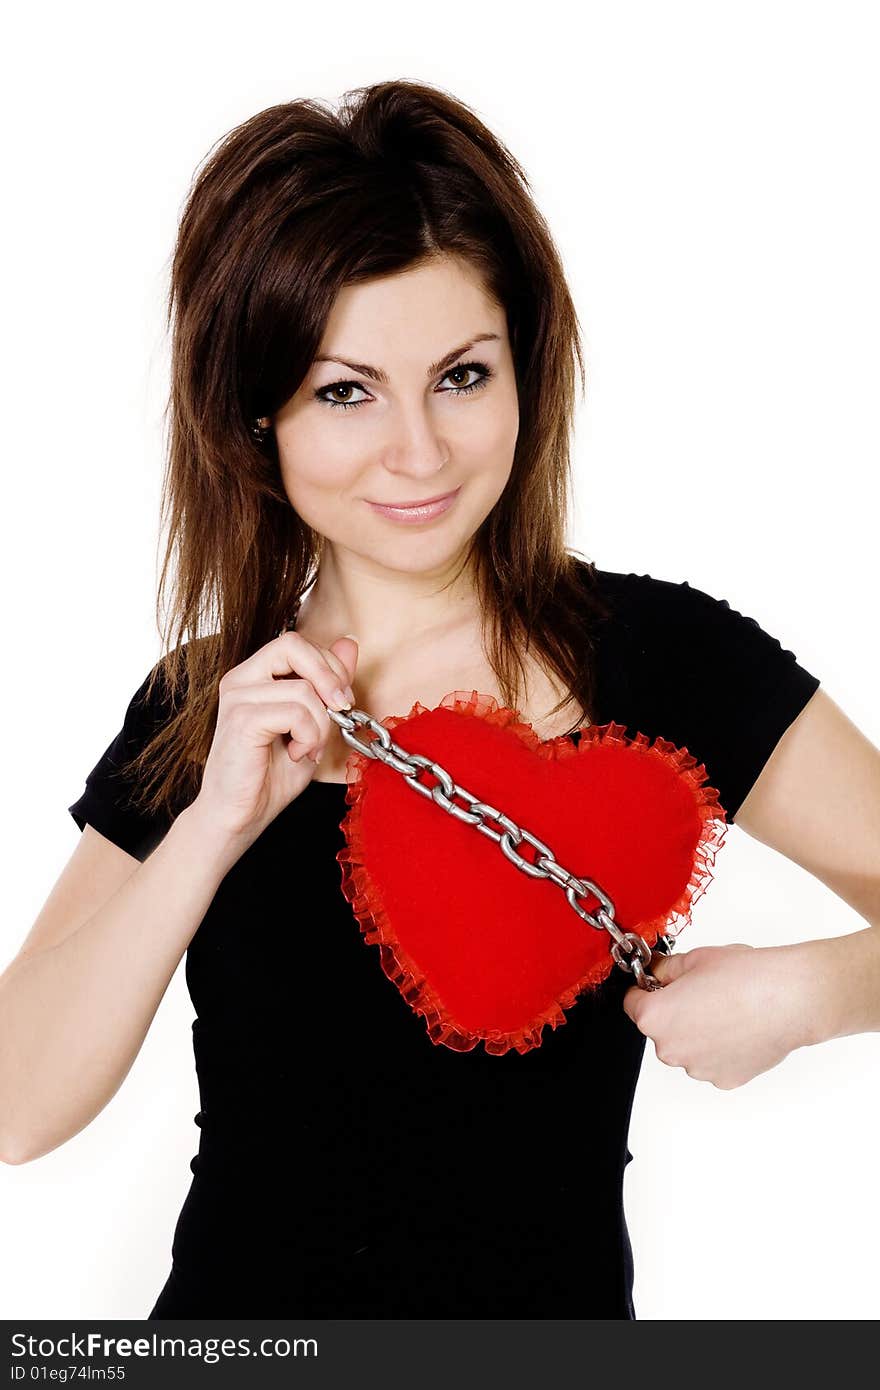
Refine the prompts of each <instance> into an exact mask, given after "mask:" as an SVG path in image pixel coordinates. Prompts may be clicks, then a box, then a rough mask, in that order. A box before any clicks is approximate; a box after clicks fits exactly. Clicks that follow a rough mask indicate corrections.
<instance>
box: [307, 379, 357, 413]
mask: <svg viewBox="0 0 880 1390" xmlns="http://www.w3.org/2000/svg"><path fill="white" fill-rule="evenodd" d="M363 389H364V388H363V387H362V386H358V384H357V382H356V381H334V382H332V383H331V385H330V386H321V387H320V388H319V389H318V390H317V391H316V392H315V400H317V401H323V403H324V405H329V406H333V407H334V409H336V410H351V409H352V408H353V407H354V406H356V405H363V401H329V400H328V399H327V397H326V396H325V395H324V392H325V391H351V390H355V391H362V390H363Z"/></svg>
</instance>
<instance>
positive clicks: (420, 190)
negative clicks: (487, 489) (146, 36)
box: [126, 81, 606, 812]
mask: <svg viewBox="0 0 880 1390" xmlns="http://www.w3.org/2000/svg"><path fill="white" fill-rule="evenodd" d="M436 255H453V256H460V257H463V258H465V259H466V260H467V261H468V262H469V263H470V264H471V265H472V266H473V267H475V268H476V269H477V270H478V271H479V272H480V274H481V275H482V278H483V282H484V284H485V288H486V292H487V293H489V294H490V295H492V296H493V297H494V298H495V299H496V301H497V302H498V303H499V304H500V305H502V306H503V307H504V309H505V312H506V316H507V323H508V330H509V334H510V342H511V349H512V355H513V361H514V367H515V373H516V385H517V392H518V398H519V418H520V424H519V436H518V439H517V443H516V449H515V455H514V460H513V467H512V471H511V475H510V478H509V479H508V482H507V485H506V487H505V489H504V492H503V493H502V495H501V497H500V498H499V499H498V502H497V503H496V505H495V506H494V507H493V509H492V511H491V513H490V515H489V516H487V517H486V518H485V520H484V522H483V523H482V525H481V526H480V527H479V529H478V531H477V533H476V535H475V536H474V537H473V541H472V544H471V547H470V550H469V553H468V556H467V557H466V562H467V560H468V559H472V561H473V568H474V574H475V582H476V584H477V589H478V594H479V598H480V602H481V610H482V612H483V615H484V647H485V652H486V657H487V660H488V661H489V663H490V664H491V666H492V669H493V670H494V672H495V674H496V677H497V679H498V681H499V686H500V689H501V691H502V692H503V694H504V699H505V701H506V703H508V704H509V705H511V706H512V707H513V708H516V707H517V699H518V691H519V688H520V687H519V676H518V675H517V672H518V671H519V673H520V674H522V673H523V665H522V659H521V652H522V651H523V650H526V649H528V648H529V647H530V646H533V647H534V649H536V650H535V659H537V660H538V661H539V663H541V664H542V665H544V667H545V669H546V668H547V667H549V668H551V669H552V670H553V671H554V672H555V673H556V674H557V675H558V676H559V677H560V679H561V680H562V682H563V685H564V687H565V688H566V690H567V691H569V692H571V695H572V696H573V697H575V698H576V699H577V701H578V703H579V705H580V707H581V708H582V709H584V710H585V711H589V710H590V709H591V707H592V702H593V698H594V694H595V690H594V681H593V670H592V663H591V661H590V660H589V659H588V658H589V652H590V651H591V650H592V648H593V629H594V620H595V619H597V618H598V617H600V616H603V615H604V612H605V611H606V610H605V607H604V605H603V603H602V601H601V599H600V597H599V595H598V593H597V592H596V585H595V573H594V569H593V566H592V565H591V564H589V563H588V562H586V561H584V560H580V559H578V558H577V557H576V555H575V554H573V553H569V551H568V550H567V549H566V544H565V532H566V527H567V517H568V511H569V500H570V486H571V479H570V453H569V449H570V435H571V430H572V423H573V412H574V404H575V401H574V387H575V371H576V369H577V371H578V372H579V376H580V383H581V390H582V391H583V389H584V364H583V359H582V355H581V347H580V342H579V335H578V322H577V316H576V313H575V310H574V306H573V304H572V300H571V297H570V294H569V291H568V287H567V285H566V281H565V276H564V274H563V270H562V266H561V262H560V258H559V254H558V252H557V250H556V247H555V245H554V242H553V239H552V237H551V234H550V231H549V229H548V227H547V224H546V222H545V220H544V218H543V217H542V215H541V213H540V212H539V211H538V209H537V207H536V206H535V204H534V202H533V200H532V196H531V191H530V187H529V183H528V180H527V177H526V175H525V173H524V171H523V169H522V168H521V167H520V165H519V164H518V163H517V161H516V160H515V158H514V157H513V155H512V154H511V153H510V152H509V151H508V150H507V149H506V148H505V146H504V145H503V144H502V143H501V142H500V141H499V140H498V139H497V138H496V137H495V136H494V135H492V134H491V132H490V131H489V130H488V129H487V128H486V126H485V125H483V123H482V122H481V121H480V120H479V119H478V117H477V116H476V115H475V114H474V112H473V111H472V110H470V109H469V108H468V107H467V106H465V105H463V104H462V103H461V102H460V101H457V100H456V99H455V98H453V97H452V96H450V95H448V94H447V93H445V92H443V91H441V90H439V89H437V88H435V87H432V86H427V85H423V84H421V83H416V82H406V81H392V82H379V83H375V84H374V85H372V86H368V87H363V88H356V89H354V90H352V91H350V92H347V93H346V94H345V95H344V97H343V99H342V101H341V103H340V106H339V110H338V112H337V113H333V112H332V111H330V110H328V109H327V108H326V107H325V105H324V104H322V103H320V102H318V101H317V100H312V99H303V100H299V101H291V102H285V103H282V104H280V105H277V106H271V107H269V108H268V109H267V110H265V111H261V112H259V113H258V114H257V115H255V116H253V117H251V118H250V119H249V120H247V121H245V122H244V123H243V124H242V125H239V126H237V127H235V128H234V129H233V130H232V131H230V132H229V134H227V135H226V136H225V137H224V138H223V139H222V140H221V141H220V142H219V143H218V145H217V146H216V147H215V148H214V149H213V150H212V151H211V152H210V153H209V155H208V157H207V159H206V161H205V162H204V164H203V166H202V168H201V169H200V171H198V173H197V175H196V177H195V179H194V181H193V185H192V187H191V189H190V191H189V195H188V197H187V200H186V204H185V207H184V210H183V214H182V217H181V221H180V227H179V234H178V238H177V243H176V246H175V250H174V256H173V261H172V266H171V275H170V287H169V294H168V305H167V324H168V325H172V324H173V333H172V342H171V386H170V395H169V400H168V406H167V408H166V417H167V416H170V432H169V436H168V441H167V464H166V471H165V477H164V482H163V490H162V504H161V510H162V518H163V522H164V521H167V523H168V528H169V529H168V537H167V544H166V548H165V554H164V560H163V563H162V569H161V577H160V580H159V590H158V595H157V609H156V612H157V620H158V621H159V625H160V629H161V626H162V624H161V618H160V616H159V615H160V613H161V609H162V603H163V596H164V594H165V591H166V586H167V583H168V580H169V575H170V573H171V570H172V565H173V562H175V561H176V577H175V583H174V588H173V595H172V601H171V605H170V609H169V612H168V618H167V623H166V625H165V629H164V632H163V651H164V655H163V657H162V658H161V659H160V661H159V662H158V663H157V665H156V666H155V667H154V669H153V671H152V672H151V675H150V678H149V685H148V688H147V692H146V697H145V698H149V697H150V695H151V693H152V692H153V689H154V685H155V683H156V682H157V681H160V680H162V681H163V682H164V691H163V694H162V698H163V700H164V701H165V706H164V708H165V709H166V710H167V715H163V718H162V719H161V720H159V721H157V727H156V729H155V730H154V732H153V735H152V737H151V739H150V741H149V742H148V743H147V744H146V745H145V746H144V747H143V748H142V749H141V750H140V752H139V753H138V755H137V756H136V757H134V758H133V759H131V760H130V761H129V763H128V764H127V765H126V773H127V774H130V775H132V776H133V777H135V778H136V779H137V783H138V786H137V790H136V792H135V794H134V795H135V800H136V801H138V802H140V803H141V804H142V805H143V806H144V807H145V809H147V810H149V811H150V812H159V811H161V810H166V811H167V810H168V809H169V808H172V807H174V806H175V805H179V804H180V803H181V802H182V801H185V800H186V799H187V798H190V797H191V796H192V795H194V794H195V793H196V791H197V790H198V786H199V785H200V781H201V771H202V769H203V767H204V763H205V760H206V758H207V755H208V752H209V749H210V746H211V741H212V738H213V733H214V728H215V724H216V717H217V708H218V699H219V697H218V691H217V685H218V682H219V680H220V677H221V676H222V675H223V674H224V673H225V672H226V671H227V670H229V669H230V668H231V667H233V666H236V665H237V664H238V663H239V662H241V661H243V660H244V659H245V658H246V657H247V656H249V655H250V654H251V653H252V652H254V651H255V650H256V649H257V648H258V647H260V646H262V645H263V644H265V643H266V642H267V641H269V640H270V639H271V638H272V637H273V636H274V635H275V634H276V633H277V632H278V630H279V629H280V628H282V627H284V626H285V624H286V621H287V619H288V617H289V616H290V615H291V614H292V613H293V612H295V610H296V609H297V607H298V604H299V600H300V597H301V595H302V594H303V593H304V591H305V589H306V588H308V586H309V583H310V582H311V580H312V579H313V577H314V574H315V573H316V566H317V563H318V559H319V550H320V545H321V540H322V538H321V536H320V535H318V534H317V533H316V532H314V531H313V530H312V529H311V528H310V527H309V526H307V525H306V523H305V522H304V521H303V520H302V519H301V518H300V517H299V516H298V514H297V513H296V511H295V510H294V508H293V507H292V506H291V504H290V501H289V499H288V497H287V495H286V493H285V491H284V487H283V485H282V481H281V474H280V469H279V464H278V455H277V447H276V445H275V442H274V439H273V438H272V437H271V436H270V437H269V439H268V440H267V441H266V442H265V443H262V444H260V443H258V442H256V441H255V439H254V438H253V436H252V434H251V432H250V426H251V424H252V422H253V421H254V420H255V418H256V417H258V416H264V415H269V416H271V415H273V414H274V412H276V411H277V410H279V409H280V407H281V406H282V405H283V404H284V403H285V402H286V401H288V400H289V399H290V397H291V396H292V395H293V394H294V393H295V392H296V390H297V389H298V387H299V386H300V384H301V382H302V381H303V379H304V377H305V375H306V373H307V371H308V370H309V367H310V365H311V363H312V360H313V358H314V357H315V355H316V354H317V352H318V350H319V345H320V341H321V337H322V333H323V328H324V325H325V323H326V320H327V317H328V315H329V312H330V310H331V308H332V305H333V303H334V300H335V297H336V295H337V294H338V292H339V290H340V289H341V288H342V287H343V286H345V285H350V284H354V283H357V282H361V281H364V280H369V279H371V278H372V277H375V276H381V275H388V274H392V273H394V272H396V271H402V270H404V269H407V268H411V267H413V266H414V265H417V264H418V263H420V262H424V261H425V260H426V259H429V258H430V257H432V256H436ZM214 627H216V631H212V630H211V629H213V628H214ZM206 629H208V630H207V632H206V631H205V630H206ZM564 703H565V700H562V701H560V703H559V704H558V705H556V706H555V707H554V712H555V711H556V710H558V709H559V708H561V707H562V705H564Z"/></svg>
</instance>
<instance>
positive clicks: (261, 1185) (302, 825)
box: [69, 570, 819, 1319]
mask: <svg viewBox="0 0 880 1390" xmlns="http://www.w3.org/2000/svg"><path fill="white" fill-rule="evenodd" d="M597 577H598V579H599V581H600V584H601V588H602V593H603V595H604V596H605V597H606V598H607V599H608V600H609V601H610V603H611V604H612V608H613V614H612V617H611V619H610V620H609V621H606V622H605V623H604V625H603V626H602V628H601V629H600V636H599V642H598V648H597V652H596V656H595V661H596V667H597V674H598V698H597V707H596V709H595V710H594V711H593V716H594V721H595V722H596V723H599V724H604V723H608V722H610V721H612V720H613V721H615V722H616V723H619V724H624V725H626V726H627V728H628V731H629V733H630V734H631V735H632V734H635V733H636V732H642V733H644V734H646V735H648V736H649V737H650V738H654V737H657V736H662V737H663V738H667V739H670V740H672V741H673V742H674V743H676V744H678V745H679V746H684V747H687V748H688V749H689V751H690V752H691V753H692V754H693V755H694V756H695V757H697V758H698V759H699V760H700V761H701V762H704V763H705V765H706V770H707V773H708V774H709V781H710V782H711V784H712V785H713V786H715V787H717V789H718V791H719V794H720V797H721V801H722V804H723V805H724V807H725V809H726V811H727V814H728V819H729V820H733V819H734V818H735V815H736V812H737V811H738V810H739V807H740V805H741V804H742V802H743V800H744V798H745V796H746V795H747V794H748V791H749V790H750V788H751V787H752V785H753V784H754V782H755V780H756V779H757V777H758V775H759V773H760V771H761V769H762V767H763V766H764V763H765V762H766V760H767V758H768V757H769V756H770V753H771V752H772V751H773V748H774V747H775V745H776V743H777V742H778V740H779V738H780V737H781V735H782V734H783V732H784V731H785V729H786V728H787V727H788V725H789V724H790V723H791V721H792V720H793V719H794V718H795V717H796V716H797V715H798V714H799V713H800V711H801V709H802V708H803V706H804V705H805V704H806V702H807V700H808V699H809V698H810V696H811V695H812V694H813V693H814V691H815V690H816V688H817V687H818V685H819V681H818V679H817V678H816V677H815V676H813V675H811V674H810V673H809V672H808V671H806V670H805V669H804V668H803V667H802V666H800V665H799V664H798V663H797V661H796V659H795V657H794V655H793V654H792V653H791V652H790V651H787V650H785V649H784V648H783V647H782V646H781V645H780V643H779V642H778V641H777V640H776V639H775V638H773V637H771V636H770V635H769V634H768V633H766V632H765V631H764V630H763V629H762V628H761V627H760V626H759V625H758V624H757V622H756V621H755V620H754V619H752V618H749V617H745V616H743V615H742V614H740V613H738V612H737V611H736V610H734V609H732V608H731V607H730V606H729V604H728V603H727V601H726V600H719V599H715V598H713V597H711V596H710V595H708V594H706V593H704V592H702V591H701V590H699V589H694V588H692V587H691V586H690V585H689V584H687V583H684V584H677V583H673V582H670V581H665V580H660V579H655V578H652V577H651V576H650V575H637V574H618V573H615V572H612V571H603V570H598V571H597ZM452 685H453V686H454V681H453V682H452ZM142 690H143V687H141V691H142ZM161 715H162V711H161V708H159V709H153V710H152V711H151V710H148V709H145V708H144V706H143V704H142V703H141V702H139V700H138V698H137V695H136V696H135V697H134V698H133V700H132V703H131V704H130V706H129V709H128V712H127V714H126V718H125V724H124V727H123V729H122V730H120V733H119V734H118V735H117V738H116V739H115V740H114V742H113V743H112V744H111V745H110V747H109V748H108V750H107V752H106V753H105V754H104V756H103V757H102V758H101V760H100V761H99V762H98V764H97V765H96V767H95V768H94V769H93V770H92V772H91V773H90V774H89V777H88V779H87V787H86V791H85V793H84V794H83V796H82V797H81V798H80V799H79V800H78V801H76V802H74V804H73V805H72V806H71V807H70V808H69V809H70V812H71V814H72V815H73V816H74V818H75V819H76V822H77V824H78V825H80V826H82V824H83V822H84V821H88V822H90V823H91V824H92V825H94V826H95V827H96V828H97V829H99V830H100V831H101V832H102V833H103V834H104V835H106V836H107V837H108V838H109V839H111V840H113V841H114V842H115V843H117V844H119V845H121V846H122V847H123V848H124V849H127V850H128V851H129V852H130V853H132V854H134V855H135V857H136V858H138V859H143V858H145V857H146V855H147V854H148V853H149V852H150V851H151V849H152V848H153V847H154V846H155V844H156V843H158V840H159V839H161V837H162V835H163V834H164V833H165V831H166V830H167V828H168V827H167V823H164V822H163V823H162V824H152V823H149V822H148V820H147V819H145V818H143V817H141V818H139V817H138V816H137V814H136V813H135V812H133V811H132V809H131V808H128V809H126V808H125V807H124V806H123V805H122V803H121V800H120V795H121V793H120V789H119V785H118V782H117V783H113V782H112V781H108V779H107V776H106V775H105V774H106V773H107V772H108V771H110V770H112V764H113V763H114V762H115V761H116V760H117V757H118V753H119V749H120V748H122V747H123V746H124V747H125V748H127V749H128V748H132V747H134V746H136V745H137V743H138V740H139V739H142V738H143V737H144V735H145V731H146V730H147V729H149V728H152V727H154V724H155V720H156V719H157V718H160V717H161ZM346 809H347V807H346V802H345V788H344V786H340V785H336V784H332V783H322V782H314V781H313V782H312V783H310V785H309V786H308V787H307V788H306V789H305V790H304V792H303V793H302V795H301V796H299V797H298V798H296V800H295V801H293V802H292V803H291V804H290V805H289V806H288V807H286V808H285V809H284V811H282V813H281V814H280V815H279V816H278V817H277V818H276V819H275V820H274V821H273V822H272V824H271V825H270V826H268V827H267V829H266V830H265V831H264V833H263V834H262V835H261V836H260V837H259V839H258V840H257V841H255V843H254V844H253V845H252V846H251V847H250V848H249V849H248V851H247V852H246V853H245V854H244V855H243V856H242V857H241V858H240V859H239V861H238V862H237V863H236V864H235V865H234V867H233V868H232V869H231V870H230V872H229V873H228V874H227V875H226V876H225V878H224V879H223V881H222V883H221V884H220V887H219V889H218V891H217V893H216V895H215V898H214V900H213V901H212V903H211V905H210V907H209V908H208V911H207V912H206V914H205V917H204V919H203V920H202V923H201V924H200V926H199V928H198V930H197V932H196V933H195V935H194V937H193V939H192V941H191V943H190V946H189V949H188V951H187V955H186V979H187V985H188V988H189V991H190V995H191V998H192V1001H193V1005H194V1008H195V1012H196V1015H197V1017H196V1019H195V1021H194V1023H193V1045H194V1054H195V1062H196V1070H197V1076H198V1083H199V1098H200V1110H199V1113H198V1115H197V1116H196V1123H197V1125H198V1126H199V1127H200V1137H199V1151H198V1154H197V1155H196V1156H195V1157H194V1158H193V1159H192V1162H191V1165H190V1167H191V1170H192V1173H193V1180H192V1184H191V1186H190V1190H189V1193H188V1195H187V1198H186V1201H185V1203H184V1206H183V1209H182V1211H181V1213H180V1216H179V1219H178V1221H177V1224H176V1228H175V1231H174V1237H173V1244H172V1257H173V1264H172V1270H171V1274H170V1275H169V1279H168V1282H167V1283H166V1285H165V1287H164V1289H163V1290H162V1291H161V1293H160V1295H159V1297H158V1299H157V1301H156V1303H155V1305H154V1307H153V1309H152V1310H151V1312H150V1315H149V1316H150V1317H151V1318H156V1319H158V1318H171V1317H186V1316H229V1317H234V1316H239V1317H243V1316H264V1317H272V1316H282V1317H285V1316H286V1317H290V1316H313V1317H389V1318H393V1317H404V1318H415V1317H514V1316H523V1317H538V1318H551V1317H583V1318H599V1317H610V1318H634V1317H635V1316H636V1314H635V1309H634V1305H633V1298H632V1286H633V1263H632V1251H631V1245H630V1239H629V1233H628V1231H627V1226H626V1220H625V1216H624V1210H623V1202H622V1194H623V1178H624V1172H625V1167H626V1164H627V1163H628V1162H629V1161H630V1159H631V1158H632V1154H631V1153H630V1151H629V1149H628V1147H627V1138H628V1129H629V1120H630V1114H631V1108H632V1103H633V1096H634V1092H635V1086H636V1082H637V1078H638V1073H639V1069H640V1065H641V1060H642V1055H643V1051H644V1044H645V1038H644V1035H643V1034H641V1033H640V1032H639V1031H638V1029H637V1028H636V1027H635V1025H634V1024H633V1023H632V1022H631V1021H630V1020H629V1018H628V1017H627V1015H626V1014H625V1013H624V1012H623V1009H622V1002H621V1001H622V997H623V994H624V993H625V991H626V990H627V989H628V988H629V987H630V985H631V983H632V977H631V976H629V975H627V974H625V973H624V971H622V970H620V969H618V968H616V967H615V968H614V969H613V970H612V972H611V975H610V976H609V978H608V980H607V981H605V983H604V984H603V985H602V987H601V988H600V989H599V990H597V991H595V992H594V993H592V994H588V995H584V996H582V997H581V998H580V999H579V1000H578V1001H577V1003H576V1004H575V1005H574V1007H573V1008H571V1009H570V1010H568V1011H567V1015H566V1017H567V1022H566V1023H565V1025H564V1026H562V1027H560V1028H558V1029H557V1030H556V1031H555V1032H554V1031H552V1030H550V1029H545V1032H544V1039H543V1042H542V1044H541V1046H540V1047H539V1048H536V1049H533V1050H532V1051H530V1052H527V1053H525V1054H524V1055H520V1054H519V1053H517V1052H515V1051H512V1052H509V1053H506V1054H504V1055H503V1056H500V1057H495V1056H488V1055H487V1054H486V1053H485V1052H484V1051H483V1049H482V1048H481V1047H478V1048H475V1049H474V1050H473V1051H471V1052H466V1053H456V1052H452V1051H451V1050H449V1049H447V1048H444V1047H442V1046H439V1047H438V1046H435V1045H434V1044H433V1043H432V1042H431V1041H430V1039H429V1037H428V1035H427V1032H426V1030H425V1026H424V1022H423V1020H422V1019H421V1018H420V1017H418V1016H417V1015H415V1014H414V1013H413V1012H412V1011H411V1010H410V1008H409V1006H408V1005H407V1004H406V1003H405V1002H404V1000H403V999H402V998H401V996H400V994H399V993H398V991H397V989H396V987H395V986H394V985H393V983H392V982H391V981H389V980H388V979H387V978H386V977H385V975H384V974H383V973H382V970H381V968H380V964H379V960H378V952H377V950H376V948H375V947H373V946H367V945H366V944H365V943H364V942H363V940H362V938H361V935H360V930H359V927H358V925H357V922H356V921H355V919H354V917H353V915H352V913H351V909H350V907H349V905H348V904H347V902H346V901H345V899H344V898H343V896H342V893H341V889H340V867H339V864H338V862H337V860H336V854H337V852H338V851H339V850H340V849H341V848H342V845H343V837H342V832H341V829H340V823H341V821H342V819H343V817H344V815H345V812H346ZM691 930H695V931H697V933H698V926H697V925H694V926H692V928H691ZM694 942H695V943H696V944H698V940H697V937H695V938H694ZM690 944H691V943H689V942H683V943H682V947H681V949H687V947H688V945H690ZM141 1192H142V1198H141V1199H142V1200H144V1201H148V1200H149V1192H150V1186H149V1180H148V1177H147V1175H146V1174H144V1175H143V1181H142V1186H141Z"/></svg>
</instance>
